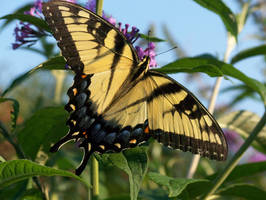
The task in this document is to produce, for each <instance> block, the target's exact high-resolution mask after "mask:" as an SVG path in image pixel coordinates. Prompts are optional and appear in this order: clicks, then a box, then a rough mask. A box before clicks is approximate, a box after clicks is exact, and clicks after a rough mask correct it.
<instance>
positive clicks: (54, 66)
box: [2, 56, 66, 96]
mask: <svg viewBox="0 0 266 200" xmlns="http://www.w3.org/2000/svg"><path fill="white" fill-rule="evenodd" d="M65 65H66V62H65V60H64V58H63V57H62V56H57V57H54V58H51V59H49V60H47V61H46V62H44V63H42V64H40V65H38V66H37V67H34V68H33V69H31V70H30V71H28V72H26V73H25V74H22V75H20V76H19V77H17V78H16V79H15V80H14V81H13V82H12V83H11V84H10V85H9V86H8V88H7V89H5V91H4V92H3V93H2V96H5V95H6V94H7V93H8V92H10V91H11V90H13V89H14V88H15V87H16V86H18V85H19V84H21V83H22V82H23V81H25V80H26V79H27V78H28V77H29V76H31V75H32V74H33V73H35V72H36V71H38V70H40V69H43V70H59V69H64V70H65Z"/></svg>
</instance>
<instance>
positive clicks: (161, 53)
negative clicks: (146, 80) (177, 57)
mask: <svg viewBox="0 0 266 200" xmlns="http://www.w3.org/2000/svg"><path fill="white" fill-rule="evenodd" d="M174 49H177V46H175V47H173V48H171V49H168V50H167V51H163V52H161V53H158V54H156V55H155V56H159V55H161V54H164V53H167V52H169V51H172V50H174Z"/></svg>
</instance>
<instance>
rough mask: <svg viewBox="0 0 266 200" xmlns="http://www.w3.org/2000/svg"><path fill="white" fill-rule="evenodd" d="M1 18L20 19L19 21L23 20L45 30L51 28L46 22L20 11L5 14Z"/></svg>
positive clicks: (49, 30)
mask: <svg viewBox="0 0 266 200" xmlns="http://www.w3.org/2000/svg"><path fill="white" fill-rule="evenodd" d="M1 19H6V20H9V21H12V20H20V21H23V22H28V23H30V24H32V25H34V26H36V27H38V28H40V29H42V30H45V31H47V32H51V29H50V28H49V26H48V24H47V23H46V22H45V21H44V20H42V19H40V18H38V17H34V16H32V15H25V14H21V13H15V14H10V15H5V16H3V17H1V18H0V20H1Z"/></svg>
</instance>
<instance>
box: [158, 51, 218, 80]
mask: <svg viewBox="0 0 266 200" xmlns="http://www.w3.org/2000/svg"><path fill="white" fill-rule="evenodd" d="M221 64H222V63H221V62H219V61H217V60H216V59H209V58H205V57H201V56H200V57H194V58H181V59H178V60H176V61H174V62H172V63H169V64H167V65H165V66H163V67H161V68H157V69H154V70H156V71H159V72H162V73H167V74H173V73H177V72H187V73H195V72H203V73H206V74H208V75H209V76H211V77H217V76H222V75H223V73H222V71H221V70H220V69H219V67H221Z"/></svg>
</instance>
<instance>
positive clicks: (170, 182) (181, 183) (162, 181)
mask: <svg viewBox="0 0 266 200" xmlns="http://www.w3.org/2000/svg"><path fill="white" fill-rule="evenodd" d="M148 177H149V179H151V180H152V181H153V182H155V183H157V184H159V185H162V186H166V187H167V188H168V190H169V195H168V196H169V197H177V196H179V195H180V194H181V193H182V192H183V190H185V189H186V187H187V186H188V185H190V184H192V183H196V182H201V183H202V182H208V180H203V179H185V178H171V177H168V176H164V175H161V174H159V173H154V172H150V173H148Z"/></svg>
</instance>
